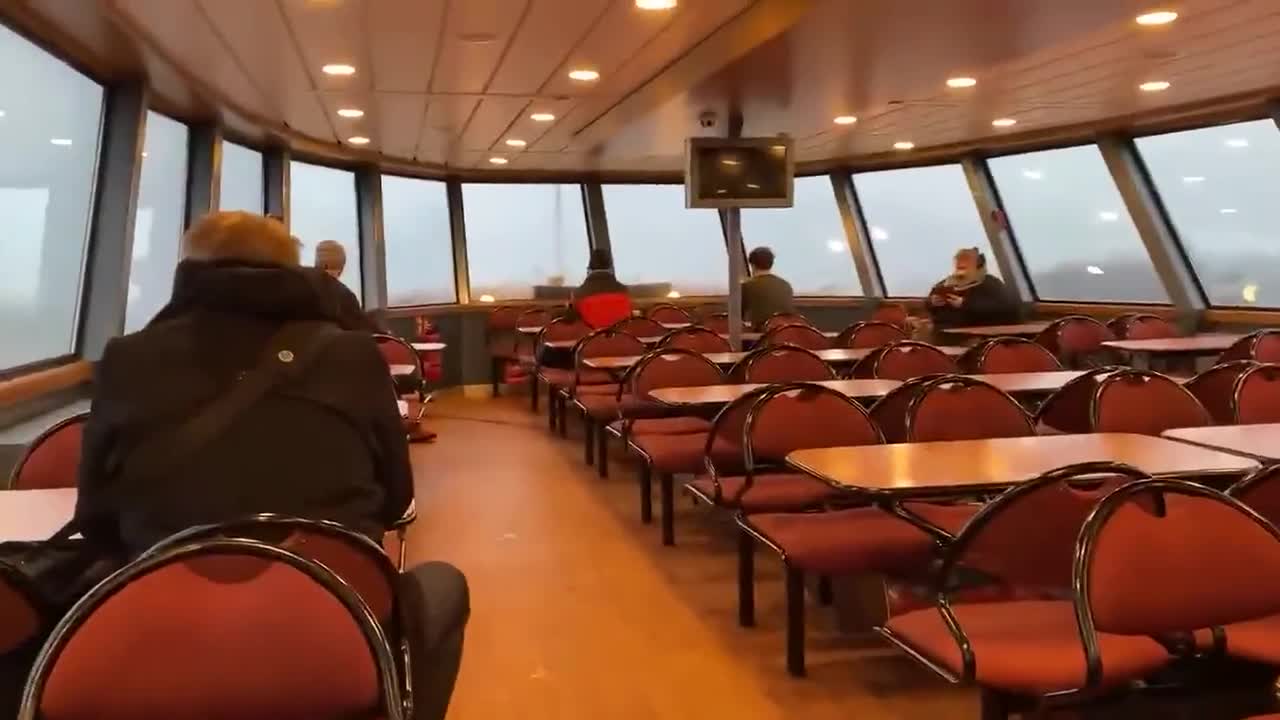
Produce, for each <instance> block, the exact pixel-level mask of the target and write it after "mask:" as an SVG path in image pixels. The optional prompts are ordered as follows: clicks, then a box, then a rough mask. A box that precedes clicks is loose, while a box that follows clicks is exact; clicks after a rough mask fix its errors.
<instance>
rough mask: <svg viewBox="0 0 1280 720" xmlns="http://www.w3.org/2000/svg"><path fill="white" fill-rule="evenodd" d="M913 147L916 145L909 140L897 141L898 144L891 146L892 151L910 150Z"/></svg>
mask: <svg viewBox="0 0 1280 720" xmlns="http://www.w3.org/2000/svg"><path fill="white" fill-rule="evenodd" d="M915 146H916V144H915V143H913V142H911V141H910V140H899V141H898V142H896V143H894V144H893V149H894V150H910V149H912V148H914V147H915Z"/></svg>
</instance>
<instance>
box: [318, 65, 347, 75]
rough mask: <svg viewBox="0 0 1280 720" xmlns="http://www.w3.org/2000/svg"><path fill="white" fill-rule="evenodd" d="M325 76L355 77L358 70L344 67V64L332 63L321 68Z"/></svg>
mask: <svg viewBox="0 0 1280 720" xmlns="http://www.w3.org/2000/svg"><path fill="white" fill-rule="evenodd" d="M320 71H321V72H323V73H324V74H325V75H355V74H356V69H355V67H354V66H352V65H343V64H342V63H331V64H329V65H325V66H324V67H322V68H320Z"/></svg>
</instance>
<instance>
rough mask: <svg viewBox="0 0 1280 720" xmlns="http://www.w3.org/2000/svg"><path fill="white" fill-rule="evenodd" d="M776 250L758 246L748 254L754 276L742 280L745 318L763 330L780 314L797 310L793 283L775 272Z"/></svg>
mask: <svg viewBox="0 0 1280 720" xmlns="http://www.w3.org/2000/svg"><path fill="white" fill-rule="evenodd" d="M773 261H774V257H773V251H772V250H770V249H769V248H767V247H758V248H756V249H755V250H752V251H751V253H750V254H749V255H747V264H749V265H750V266H751V277H750V278H748V279H747V280H745V281H744V282H743V283H742V319H743V320H745V321H746V322H747V324H749V325H751V327H754V328H756V329H762V328H763V327H764V324H765V322H766V321H768V319H769V318H771V317H773V316H774V315H777V314H778V313H790V312H795V304H794V302H795V298H794V293H793V292H792V290H791V283H789V282H787V281H786V280H783V279H782V278H781V277H778V276H777V275H774V274H773Z"/></svg>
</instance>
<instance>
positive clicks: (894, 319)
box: [850, 303, 910, 347]
mask: <svg viewBox="0 0 1280 720" xmlns="http://www.w3.org/2000/svg"><path fill="white" fill-rule="evenodd" d="M908 317H910V315H909V314H908V313H907V308H906V306H905V305H900V304H898V303H881V304H880V307H878V308H876V309H875V312H873V313H871V320H872V322H882V323H888V324H890V325H894V326H897V327H900V328H904V329H905V328H906V327H907V318H908ZM850 347H856V346H850Z"/></svg>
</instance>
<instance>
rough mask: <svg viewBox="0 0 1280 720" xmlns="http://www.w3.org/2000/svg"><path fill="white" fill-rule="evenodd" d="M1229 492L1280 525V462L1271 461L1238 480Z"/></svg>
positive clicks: (1273, 522)
mask: <svg viewBox="0 0 1280 720" xmlns="http://www.w3.org/2000/svg"><path fill="white" fill-rule="evenodd" d="M1227 494H1228V495H1230V496H1231V497H1233V498H1235V499H1237V500H1239V501H1240V502H1242V503H1244V504H1245V505H1248V506H1249V507H1250V508H1252V509H1253V511H1254V512H1256V513H1258V514H1259V515H1261V516H1262V517H1264V518H1266V519H1267V522H1269V523H1271V524H1272V525H1275V526H1277V527H1280V463H1270V464H1268V465H1264V466H1263V467H1262V468H1260V469H1258V470H1255V471H1253V472H1251V473H1249V475H1248V476H1247V477H1245V478H1244V479H1242V480H1240V481H1238V482H1236V484H1235V485H1232V486H1231V489H1230V490H1227Z"/></svg>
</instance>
